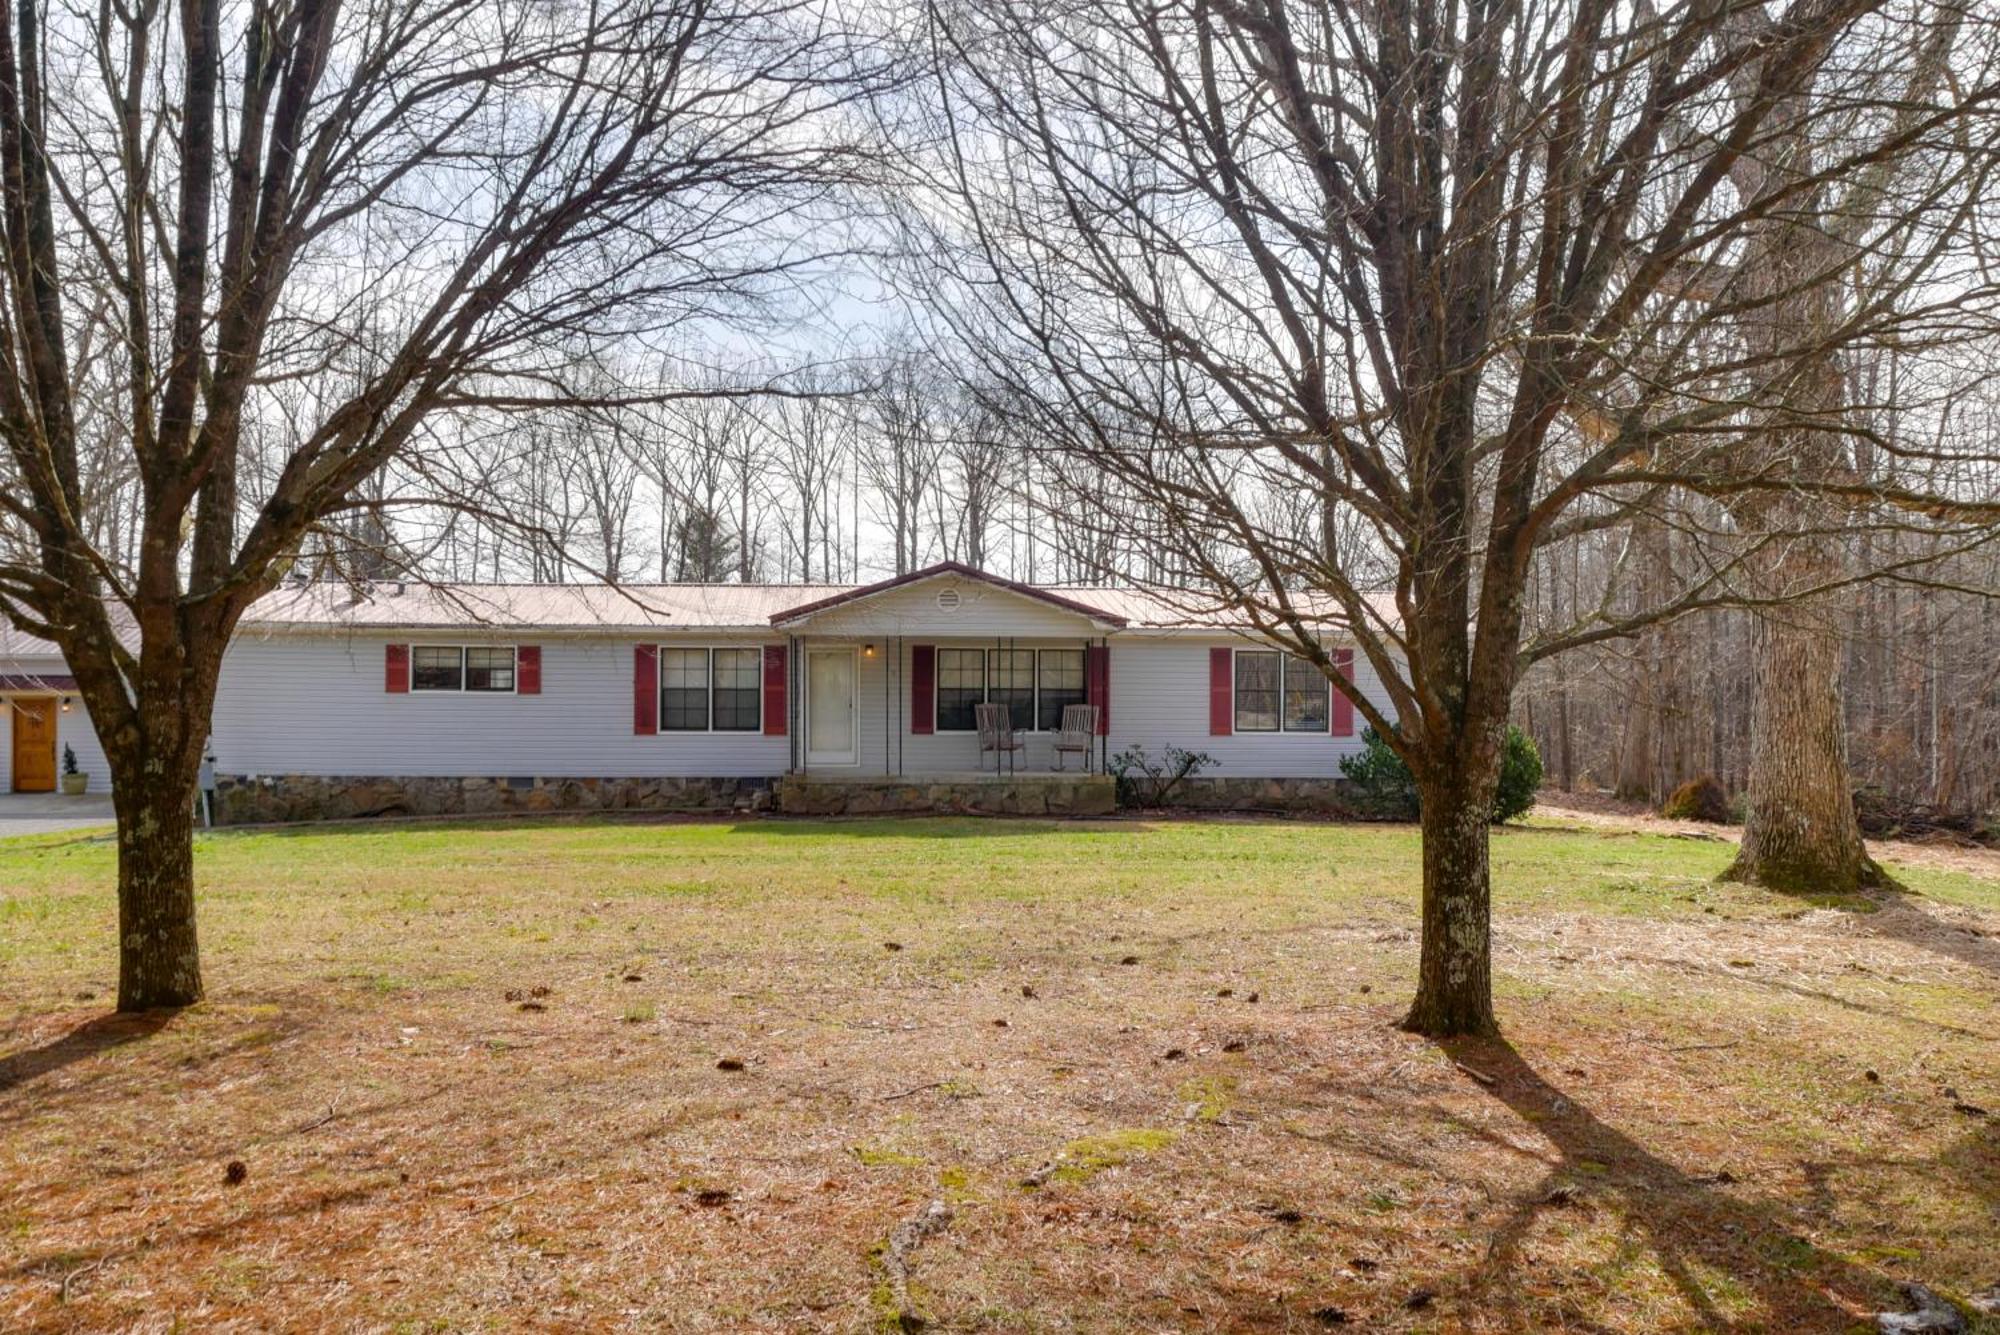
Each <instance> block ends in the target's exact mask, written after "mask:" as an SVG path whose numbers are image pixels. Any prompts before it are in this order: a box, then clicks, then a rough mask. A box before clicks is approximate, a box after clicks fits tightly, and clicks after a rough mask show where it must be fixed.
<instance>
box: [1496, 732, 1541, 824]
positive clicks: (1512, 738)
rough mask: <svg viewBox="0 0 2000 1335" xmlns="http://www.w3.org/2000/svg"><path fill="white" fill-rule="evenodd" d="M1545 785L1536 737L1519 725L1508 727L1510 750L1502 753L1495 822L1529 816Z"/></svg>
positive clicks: (1508, 748) (1508, 745)
mask: <svg viewBox="0 0 2000 1335" xmlns="http://www.w3.org/2000/svg"><path fill="white" fill-rule="evenodd" d="M1541 786H1542V753H1541V752H1540V751H1539V750H1537V749H1536V747H1535V739H1534V738H1532V737H1530V736H1528V734H1527V733H1525V732H1522V731H1521V730H1520V729H1519V728H1516V727H1512V726H1511V725H1510V726H1509V727H1508V729H1507V749H1506V750H1505V751H1503V752H1502V753H1501V756H1500V785H1499V787H1498V788H1496V789H1495V790H1494V793H1493V823H1494V824H1495V825H1498V824H1500V823H1501V822H1503V821H1510V820H1512V819H1514V817H1516V816H1525V815H1527V814H1528V811H1529V809H1530V808H1532V807H1533V806H1534V805H1535V792H1536V790H1537V789H1539V788H1540V787H1541Z"/></svg>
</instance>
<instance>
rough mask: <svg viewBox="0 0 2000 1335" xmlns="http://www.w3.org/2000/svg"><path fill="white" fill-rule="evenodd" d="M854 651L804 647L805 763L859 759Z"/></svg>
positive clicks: (845, 762) (821, 763)
mask: <svg viewBox="0 0 2000 1335" xmlns="http://www.w3.org/2000/svg"><path fill="white" fill-rule="evenodd" d="M854 674H855V664H854V650H852V649H808V650H806V764H807V765H808V766H812V765H855V764H859V763H860V761H861V750H860V737H859V735H858V734H859V720H858V719H857V718H856V717H855V709H854Z"/></svg>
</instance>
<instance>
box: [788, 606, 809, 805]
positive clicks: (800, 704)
mask: <svg viewBox="0 0 2000 1335" xmlns="http://www.w3.org/2000/svg"><path fill="white" fill-rule="evenodd" d="M785 641H786V643H785V652H786V653H787V654H789V655H790V656H791V660H792V670H791V671H790V672H788V673H787V674H786V675H785V709H786V717H787V719H788V720H789V721H790V726H789V727H787V728H786V729H785V736H786V738H787V739H788V740H787V741H786V744H785V746H786V759H787V761H788V763H789V764H790V770H789V771H788V772H789V773H792V774H803V773H804V772H805V754H806V752H805V742H804V741H803V740H802V739H801V738H800V736H799V729H800V728H801V727H802V726H803V725H804V722H805V697H806V664H805V654H804V652H803V651H802V649H801V643H802V642H801V640H800V638H799V637H798V636H797V635H788V636H786V637H785Z"/></svg>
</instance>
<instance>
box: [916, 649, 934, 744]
mask: <svg viewBox="0 0 2000 1335" xmlns="http://www.w3.org/2000/svg"><path fill="white" fill-rule="evenodd" d="M936 731H937V646H936V645H935V644H913V645H911V646H910V735H911V736H913V737H928V736H930V735H931V734H932V733H934V732H936Z"/></svg>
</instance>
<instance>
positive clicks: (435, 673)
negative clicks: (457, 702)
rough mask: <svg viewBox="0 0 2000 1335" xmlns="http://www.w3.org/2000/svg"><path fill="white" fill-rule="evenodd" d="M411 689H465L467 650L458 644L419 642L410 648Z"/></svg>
mask: <svg viewBox="0 0 2000 1335" xmlns="http://www.w3.org/2000/svg"><path fill="white" fill-rule="evenodd" d="M410 689H411V690H413V691H462V690H464V689H465V651H464V650H463V649H461V648H459V647H458V646H457V645H455V644H454V645H449V646H446V645H442V644H419V645H417V646H415V647H414V648H412V649H411V650H410Z"/></svg>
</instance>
